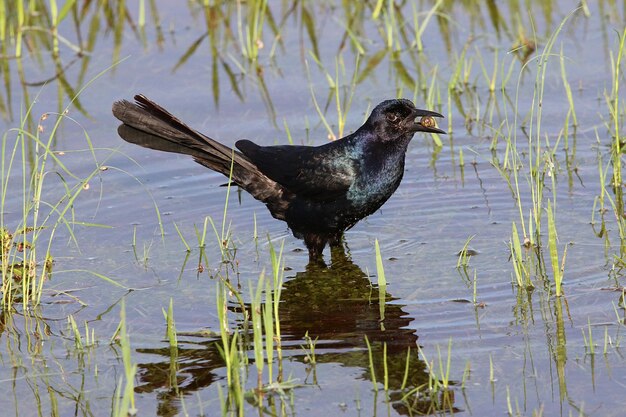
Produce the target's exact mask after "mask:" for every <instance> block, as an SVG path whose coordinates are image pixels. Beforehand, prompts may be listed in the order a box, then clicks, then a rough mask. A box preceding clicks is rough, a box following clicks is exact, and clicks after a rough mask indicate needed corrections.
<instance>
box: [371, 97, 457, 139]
mask: <svg viewBox="0 0 626 417" xmlns="http://www.w3.org/2000/svg"><path fill="white" fill-rule="evenodd" d="M435 117H443V116H442V115H441V114H439V113H437V112H434V111H429V110H421V109H418V108H416V107H415V105H414V104H413V102H411V101H410V100H406V99H394V100H385V101H383V102H382V103H380V104H379V105H378V106H376V107H375V108H374V110H373V111H372V114H371V115H370V117H369V119H368V120H367V123H366V124H370V126H372V127H374V129H375V130H376V131H377V132H378V134H379V136H381V135H382V136H383V137H389V138H390V139H393V138H397V137H398V136H404V135H406V134H410V135H411V136H412V134H413V133H415V132H427V133H442V134H445V133H446V132H444V131H443V130H441V129H439V128H437V126H436V123H435V119H434V118H435ZM418 118H419V119H418Z"/></svg>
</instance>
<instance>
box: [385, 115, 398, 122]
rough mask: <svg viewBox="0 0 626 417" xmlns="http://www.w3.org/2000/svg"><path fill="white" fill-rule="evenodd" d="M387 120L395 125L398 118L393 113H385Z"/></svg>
mask: <svg viewBox="0 0 626 417" xmlns="http://www.w3.org/2000/svg"><path fill="white" fill-rule="evenodd" d="M387 120H389V121H390V122H391V123H396V122H398V120H400V116H398V115H397V114H395V113H387Z"/></svg>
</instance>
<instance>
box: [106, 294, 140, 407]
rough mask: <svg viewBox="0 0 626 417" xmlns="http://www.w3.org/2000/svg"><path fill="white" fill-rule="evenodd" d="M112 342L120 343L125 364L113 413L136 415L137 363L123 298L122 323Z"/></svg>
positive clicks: (114, 401)
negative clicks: (133, 359)
mask: <svg viewBox="0 0 626 417" xmlns="http://www.w3.org/2000/svg"><path fill="white" fill-rule="evenodd" d="M111 343H119V346H120V348H121V350H122V362H123V364H124V375H123V376H121V377H120V378H119V382H118V384H117V387H116V389H115V395H114V396H113V405H112V415H113V416H114V417H127V416H134V415H136V414H137V411H138V410H137V409H136V408H135V375H136V374H137V365H136V364H134V363H133V362H132V352H131V347H130V338H129V335H128V328H127V323H126V305H125V303H124V300H122V304H121V306H120V324H119V326H118V328H117V331H116V332H115V334H114V335H113V337H112V338H111Z"/></svg>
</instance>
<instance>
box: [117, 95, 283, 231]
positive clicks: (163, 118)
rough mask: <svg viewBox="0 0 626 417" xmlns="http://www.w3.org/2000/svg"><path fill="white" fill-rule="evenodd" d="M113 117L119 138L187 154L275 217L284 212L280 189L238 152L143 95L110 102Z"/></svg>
mask: <svg viewBox="0 0 626 417" xmlns="http://www.w3.org/2000/svg"><path fill="white" fill-rule="evenodd" d="M113 115H114V116H115V117H116V118H118V119H119V120H120V121H122V123H123V124H122V125H120V126H119V128H118V130H117V131H118V134H119V135H120V137H121V138H122V139H124V140H125V141H127V142H131V143H134V144H137V145H140V146H143V147H146V148H151V149H156V150H160V151H165V152H174V153H180V154H186V155H191V156H192V157H193V158H194V160H195V161H196V162H198V163H199V164H201V165H204V166H205V167H207V168H209V169H212V170H213V171H217V172H219V173H221V174H224V175H225V176H226V177H229V178H231V179H232V181H233V182H234V183H235V184H237V185H239V186H240V187H242V188H243V189H244V190H246V191H247V192H249V193H250V194H251V195H252V196H253V197H254V198H256V199H257V200H260V201H262V202H264V203H265V204H267V205H268V206H270V207H271V212H272V213H273V214H274V215H275V217H277V218H279V219H280V218H282V214H283V213H284V211H285V210H286V205H287V198H286V197H287V196H285V195H284V194H285V190H284V189H283V187H282V186H281V185H280V184H278V183H276V182H275V181H273V180H271V179H270V178H268V177H267V176H266V175H264V174H263V173H262V172H261V171H259V169H258V168H257V167H256V166H255V165H254V164H253V163H252V162H251V161H250V160H249V159H248V158H246V156H245V155H243V154H242V153H240V152H238V151H236V150H234V149H232V148H229V147H228V146H226V145H223V144H221V143H219V142H217V141H215V140H213V139H211V138H209V137H208V136H205V135H203V134H202V133H200V132H198V131H196V130H194V129H192V128H190V127H189V126H187V125H186V124H185V123H183V122H181V121H180V120H179V119H178V118H176V117H175V116H174V115H172V114H171V113H170V112H168V111H167V110H165V109H164V108H163V107H161V106H159V105H158V104H156V103H155V102H153V101H152V100H150V99H148V98H147V97H145V96H143V95H136V96H135V103H131V102H129V101H127V100H122V101H117V102H115V103H113Z"/></svg>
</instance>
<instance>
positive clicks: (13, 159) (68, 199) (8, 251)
mask: <svg viewBox="0 0 626 417" xmlns="http://www.w3.org/2000/svg"><path fill="white" fill-rule="evenodd" d="M68 109H69V107H68V108H66V111H64V112H63V113H62V114H48V113H46V114H44V115H43V116H42V117H41V118H40V124H39V126H38V128H37V129H36V130H35V131H34V132H33V131H30V130H28V129H26V126H25V123H26V120H27V118H28V115H29V114H30V113H31V112H32V111H33V108H32V106H31V107H30V108H28V109H27V112H26V114H25V115H24V117H23V118H22V124H21V126H20V127H18V128H13V129H10V130H9V131H8V132H6V133H5V134H4V135H3V137H2V161H1V162H0V183H1V184H2V191H1V193H0V233H1V238H2V257H1V262H2V270H1V271H2V304H1V305H2V307H3V308H10V307H11V306H12V305H13V304H14V303H15V302H16V301H18V300H19V301H21V302H22V304H23V306H24V307H27V306H28V305H36V304H38V303H39V302H40V301H41V296H42V291H43V285H44V283H45V282H46V281H47V280H48V279H49V277H50V273H51V271H52V263H53V254H52V242H53V240H54V238H55V236H56V235H57V233H58V232H59V229H61V228H62V229H63V230H64V231H65V232H66V233H67V235H68V236H69V239H70V241H71V242H72V243H73V244H74V245H78V240H77V237H76V235H75V233H74V228H75V227H76V226H77V225H81V226H101V225H96V224H92V223H86V222H82V221H80V220H79V219H78V218H77V214H76V212H75V210H74V206H75V203H76V200H77V199H78V197H79V196H80V195H81V194H82V193H83V192H84V191H85V190H87V189H88V188H89V184H90V182H91V180H92V179H94V178H95V177H96V176H98V175H99V174H100V172H101V167H102V162H100V161H98V160H97V159H96V156H95V155H96V154H95V149H94V147H93V145H92V142H91V139H90V137H89V134H88V133H87V132H86V131H85V132H84V136H85V142H86V144H87V147H88V149H87V152H88V153H89V154H90V155H92V156H93V166H94V167H93V169H92V171H91V172H89V173H88V174H87V175H86V176H79V175H77V174H75V173H74V172H72V170H71V169H70V168H69V167H68V165H67V164H66V163H65V162H64V160H63V159H62V158H61V157H60V155H59V154H58V153H57V152H56V151H55V149H54V146H55V138H56V133H57V131H58V129H59V127H60V126H61V123H62V122H63V120H65V119H66V118H65V115H66V114H67V111H68ZM49 117H54V121H52V127H51V129H50V130H49V132H47V130H48V129H47V128H46V127H45V126H46V123H45V121H46V120H47V119H48V118H49ZM52 190H55V191H54V192H52ZM16 196H18V197H16ZM16 200H17V201H16ZM16 205H18V207H19V215H17V216H11V217H9V216H8V214H7V213H9V212H11V211H14V210H15V208H16Z"/></svg>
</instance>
